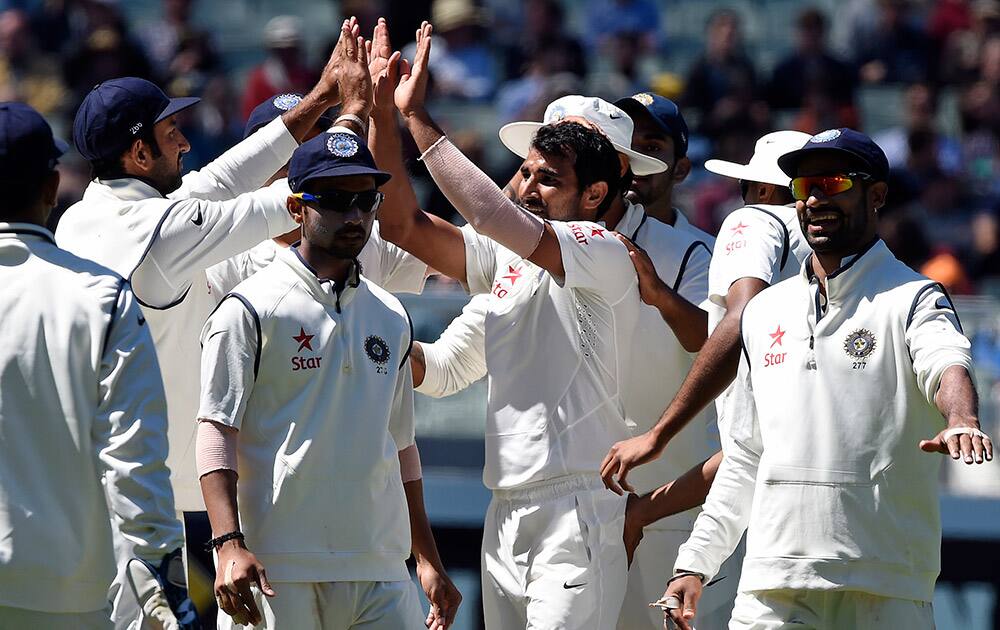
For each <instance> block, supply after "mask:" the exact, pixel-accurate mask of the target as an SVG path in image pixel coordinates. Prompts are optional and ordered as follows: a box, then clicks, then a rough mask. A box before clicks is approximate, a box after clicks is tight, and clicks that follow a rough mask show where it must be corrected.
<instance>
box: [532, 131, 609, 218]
mask: <svg viewBox="0 0 1000 630" xmlns="http://www.w3.org/2000/svg"><path fill="white" fill-rule="evenodd" d="M517 196H518V200H519V202H520V203H521V205H522V206H524V208H526V209H527V210H528V211H530V212H532V213H534V214H537V215H538V216H540V217H542V218H544V219H552V220H554V221H572V220H587V221H589V220H592V219H593V218H594V213H591V216H581V212H582V211H583V209H582V204H581V199H582V197H583V194H582V191H581V190H580V185H579V182H578V180H577V178H576V171H574V170H573V162H572V161H571V160H570V159H569V158H564V157H560V156H558V155H553V156H546V155H543V154H542V153H540V152H538V150H536V149H534V148H532V149H531V150H530V151H529V152H528V157H527V158H525V160H524V163H522V164H521V183H520V185H519V186H518V189H517Z"/></svg>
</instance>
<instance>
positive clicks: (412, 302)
mask: <svg viewBox="0 0 1000 630" xmlns="http://www.w3.org/2000/svg"><path fill="white" fill-rule="evenodd" d="M349 15H356V16H358V18H359V19H360V21H361V23H362V25H363V32H364V33H366V34H370V33H371V30H372V28H373V26H374V24H375V21H376V20H377V18H378V17H379V16H386V17H388V19H389V25H390V30H391V33H392V38H393V43H394V45H395V46H396V47H397V48H402V49H403V50H404V56H407V57H408V58H409V57H410V56H411V53H412V50H413V46H412V40H413V34H414V30H415V29H416V27H417V26H418V25H419V23H420V20H422V19H427V18H430V19H431V20H432V22H433V23H434V25H435V35H436V37H435V43H434V49H433V53H432V58H431V70H432V81H433V85H432V90H433V94H434V97H433V101H432V107H433V109H434V113H435V114H436V116H437V118H438V120H440V121H442V122H443V123H444V124H445V126H446V128H447V130H448V132H449V134H450V136H451V137H452V139H453V140H454V141H455V143H456V144H458V145H459V146H460V147H461V148H462V149H463V150H464V151H465V152H466V154H468V155H470V156H471V157H472V158H473V159H474V160H475V161H476V162H477V163H479V164H480V165H481V166H482V167H483V168H484V169H485V170H486V171H487V172H489V173H490V174H491V175H492V176H494V178H495V179H497V180H498V181H502V182H506V181H507V180H508V179H509V176H510V173H512V172H513V169H514V168H515V167H516V165H517V163H518V160H517V159H516V158H514V156H513V155H511V154H509V153H508V152H507V151H506V150H505V149H504V148H503V147H502V145H500V143H499V141H498V139H497V136H496V131H497V129H498V128H499V127H500V126H501V125H502V124H504V123H506V122H510V121H512V120H540V119H541V116H542V112H543V111H544V108H545V105H546V104H547V103H548V102H549V101H551V100H553V99H555V98H557V97H559V96H562V95H565V94H573V93H582V94H588V95H596V96H602V97H604V98H606V99H609V100H615V99H617V98H620V97H623V96H629V95H631V94H633V93H635V92H639V91H653V92H657V93H659V94H662V95H664V96H667V97H669V98H672V99H674V100H676V101H677V102H678V103H679V104H680V105H681V108H682V111H683V113H684V115H685V117H686V118H687V121H688V123H689V125H690V126H691V129H692V136H691V143H690V150H689V157H690V158H691V159H692V161H693V162H694V165H695V169H694V171H693V172H692V174H691V176H690V177H689V178H688V180H687V181H686V182H685V183H684V184H683V185H681V186H680V187H679V188H678V189H677V190H676V192H675V200H676V202H677V205H678V207H679V208H681V209H682V210H683V211H684V212H685V213H686V214H687V216H688V217H689V218H690V219H691V220H692V222H694V223H696V224H697V225H699V226H700V227H702V228H703V229H706V230H708V231H709V232H711V233H713V234H714V233H715V232H716V229H717V228H718V226H719V224H720V223H721V221H722V219H723V218H724V217H725V215H726V214H727V213H728V212H730V211H731V210H733V209H734V208H736V207H738V206H739V205H741V204H740V202H739V190H738V187H737V186H736V183H735V181H734V180H728V179H723V178H720V177H716V176H712V175H710V174H708V173H707V172H706V171H705V170H704V169H703V168H702V164H703V163H704V161H705V160H706V159H707V158H709V157H717V158H722V159H728V160H735V161H745V160H746V159H748V158H749V156H750V154H751V153H752V150H753V144H754V141H755V139H756V138H757V137H759V136H760V135H762V134H763V133H765V132H767V131H771V130H775V129H798V130H801V131H805V132H810V133H814V132H818V131H820V130H823V129H827V128H831V127H840V126H850V127H854V128H857V129H861V130H863V131H865V132H867V133H868V134H870V135H872V136H873V137H874V138H875V139H876V141H877V142H878V143H879V144H880V145H881V146H882V147H883V149H884V150H885V152H886V154H887V155H888V157H889V161H890V164H891V165H892V168H893V171H892V181H891V182H890V198H889V203H888V205H887V206H886V207H885V208H884V209H883V210H882V211H881V212H880V221H881V226H880V231H881V234H882V236H883V237H884V238H885V240H886V241H887V243H888V244H889V246H890V248H891V249H892V250H893V251H894V253H895V254H896V256H897V257H898V258H900V259H901V260H902V261H904V262H906V263H907V264H909V265H910V266H911V267H913V268H914V269H917V270H919V271H921V272H922V273H924V274H926V275H928V276H929V277H931V278H933V279H935V280H938V281H940V282H942V283H943V284H944V285H945V286H946V287H948V289H949V290H950V291H951V292H952V294H953V295H955V296H956V303H957V305H958V310H959V314H960V316H961V317H962V320H963V323H964V325H965V328H966V332H967V333H968V334H969V336H970V337H971V339H972V340H973V354H974V359H975V367H976V379H977V381H978V385H979V392H980V395H981V398H982V400H981V405H982V409H981V412H982V413H981V415H982V420H983V424H984V429H985V430H986V431H988V432H989V433H991V434H992V435H993V436H997V435H1000V414H998V407H1000V143H998V138H1000V1H998V0H922V1H917V0H913V1H905V0H816V1H808V0H729V1H721V0H478V1H477V0H341V1H339V2H338V1H335V0H298V1H297V2H295V3H290V2H287V1H283V0H215V1H210V0H200V1H199V0H0V100H21V101H25V102H27V103H29V104H31V105H32V106H33V107H35V108H36V109H38V110H39V111H40V112H42V114H43V115H45V116H46V117H47V118H48V120H49V121H50V122H51V123H52V125H53V128H54V129H55V130H56V133H57V134H59V135H61V136H62V137H63V138H69V137H70V136H71V134H70V129H71V126H72V119H73V115H74V113H75V110H76V107H77V106H78V104H79V103H80V101H81V100H82V98H83V96H84V95H85V94H86V93H87V92H88V91H89V90H90V89H91V88H92V87H93V86H94V85H95V84H96V83H98V82H100V81H102V80H105V79H110V78H113V77H117V76H124V75H132V76H140V77H146V78H149V79H151V80H153V81H156V82H157V83H159V84H160V85H161V86H163V88H164V89H165V90H166V91H167V92H168V93H169V94H170V95H171V96H184V95H197V96H201V97H202V99H203V101H202V104H201V105H200V106H199V107H197V108H193V109H191V110H188V111H187V112H185V115H184V119H183V121H182V123H183V130H184V133H185V134H186V135H187V137H188V138H189V139H190V141H191V145H192V151H191V153H190V154H189V155H188V156H187V157H186V161H185V166H186V167H187V168H192V169H194V168H199V167H201V166H203V165H204V164H206V163H207V162H208V161H210V160H211V159H212V158H214V157H215V156H217V155H219V154H220V153H221V152H222V151H224V150H225V149H227V148H229V147H230V146H232V145H233V144H235V143H236V142H237V141H238V140H239V139H240V138H241V137H242V130H243V124H244V121H245V117H246V115H247V114H248V113H249V111H250V110H251V109H252V108H253V107H254V106H255V105H256V104H258V103H259V102H261V101H263V100H264V99H265V98H268V97H270V96H272V95H274V94H276V93H281V92H289V91H306V90H307V89H308V88H309V87H310V86H311V85H312V83H313V81H314V80H315V78H316V77H317V76H318V72H319V69H320V68H321V67H322V64H323V63H324V62H325V60H326V58H327V56H328V55H329V51H330V50H331V49H332V47H333V43H334V38H335V37H336V35H337V32H338V27H339V25H340V21H341V19H342V18H343V17H344V16H349ZM409 151H410V158H411V159H410V165H411V168H412V174H413V177H414V181H415V185H416V187H417V189H418V194H419V195H420V197H421V200H422V203H423V204H424V207H425V208H427V209H428V210H430V211H432V212H434V213H436V214H439V215H441V216H444V217H447V218H449V219H452V220H455V221H458V220H459V219H458V217H457V215H456V214H455V212H454V210H453V209H452V208H450V207H449V206H448V204H447V202H446V201H445V200H444V198H443V197H442V196H441V195H440V193H438V192H437V191H436V189H435V188H434V187H433V185H432V184H431V183H430V181H429V178H428V177H427V175H426V173H425V172H422V170H421V167H420V165H419V164H418V163H417V162H416V161H415V160H413V159H412V157H413V155H412V153H413V149H412V146H411V147H410V149H409ZM63 161H64V164H63V165H62V166H61V167H60V168H61V170H62V188H61V190H60V198H61V202H62V203H61V205H62V207H66V206H68V205H69V204H71V203H72V202H75V201H76V200H78V199H79V198H80V196H81V195H82V191H83V188H84V187H85V185H86V182H87V180H88V179H89V170H88V168H87V165H86V164H85V163H84V162H83V161H82V159H81V158H80V157H79V156H76V155H73V154H71V155H69V156H67V158H66V159H64V160H63ZM58 216H59V212H56V213H54V214H53V222H55V221H57V220H58ZM466 299H467V298H466V296H465V295H464V293H462V292H461V290H460V289H458V288H457V287H456V286H455V285H451V284H448V283H446V282H437V283H433V284H432V285H431V286H430V288H429V290H428V292H427V293H426V294H425V295H424V296H419V297H410V296H407V297H406V299H405V302H406V304H407V307H408V308H409V309H410V312H411V313H412V315H413V318H414V320H415V323H416V327H417V338H418V339H423V340H433V339H435V338H436V337H437V335H438V333H439V332H440V331H441V330H442V329H443V328H444V326H445V325H446V324H447V322H448V321H450V319H451V318H452V317H453V316H454V315H456V314H457V313H458V312H459V310H460V309H461V307H462V305H463V304H464V302H465V300H466ZM485 395H486V386H485V383H483V382H480V383H477V384H476V385H475V386H473V387H472V388H470V389H469V390H467V391H466V392H464V393H462V394H460V395H458V396H455V397H453V398H450V399H445V400H440V401H436V400H430V399H427V398H423V397H418V401H417V405H418V412H419V422H418V442H419V443H420V449H421V452H422V455H423V459H424V468H425V484H426V494H427V502H428V508H429V511H430V515H431V519H432V521H433V522H434V523H435V525H436V531H437V537H438V543H439V545H440V546H441V547H442V552H443V555H444V557H445V561H446V564H447V565H448V566H449V568H450V569H451V570H452V572H453V576H454V577H455V578H456V582H457V583H458V584H459V587H460V588H461V589H462V591H463V593H464V594H465V604H464V605H463V607H462V608H463V609H462V612H461V613H460V617H459V620H458V623H457V625H456V627H457V628H459V629H465V628H470V629H474V628H478V627H479V623H480V621H479V613H478V609H479V596H478V592H479V568H478V567H479V536H480V532H481V529H480V528H481V523H482V517H483V513H484V511H485V508H486V504H487V502H488V500H489V495H488V492H487V491H486V490H485V488H484V487H483V486H482V483H481V481H480V472H481V467H482V462H483V446H482V438H481V436H482V430H483V427H484V423H485ZM845 395H850V393H849V392H845ZM666 456H667V457H669V449H668V451H667V454H666ZM944 468H945V472H944V478H943V489H944V492H943V495H942V508H943V509H942V518H943V521H944V531H945V540H944V541H943V570H942V575H941V579H940V581H939V586H938V592H937V596H936V599H935V602H934V603H935V613H936V616H937V620H938V627H939V628H942V629H952V628H954V629H962V630H985V629H989V628H997V629H1000V605H998V602H1000V468H998V467H997V463H994V464H993V465H992V466H989V467H982V468H965V467H960V466H954V465H948V466H945V467H944ZM640 552H641V547H640Z"/></svg>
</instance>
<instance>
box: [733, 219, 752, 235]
mask: <svg viewBox="0 0 1000 630" xmlns="http://www.w3.org/2000/svg"><path fill="white" fill-rule="evenodd" d="M748 227H750V226H749V225H743V221H740V222H739V224H737V225H734V226H733V227H731V228H729V231H730V232H732V233H733V234H739V235H740V236H743V230H745V229H747V228H748Z"/></svg>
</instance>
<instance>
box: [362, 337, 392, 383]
mask: <svg viewBox="0 0 1000 630" xmlns="http://www.w3.org/2000/svg"><path fill="white" fill-rule="evenodd" d="M365 354H367V355H368V358H369V359H371V361H372V363H374V364H375V371H376V372H378V373H379V374H388V373H389V371H388V370H386V367H385V364H386V363H388V362H389V357H390V356H392V353H391V352H390V351H389V344H387V343H386V342H385V339H382V338H381V337H379V336H378V335H368V337H366V338H365Z"/></svg>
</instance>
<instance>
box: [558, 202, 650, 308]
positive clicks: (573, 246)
mask: <svg viewBox="0 0 1000 630" xmlns="http://www.w3.org/2000/svg"><path fill="white" fill-rule="evenodd" d="M549 225H551V226H552V231H553V232H555V235H556V238H558V239H559V252H560V254H561V256H562V261H563V270H564V271H565V272H566V277H565V278H562V279H558V278H556V280H557V281H558V282H560V284H561V285H562V286H564V287H566V288H567V289H583V290H587V291H590V292H592V293H596V294H597V295H600V296H601V297H603V298H604V299H605V300H607V301H608V302H609V303H611V304H614V303H616V302H618V301H619V300H620V299H621V298H622V297H624V296H625V295H626V294H627V293H628V292H629V291H630V290H635V287H637V286H638V284H639V279H638V277H637V276H636V275H635V267H634V266H633V265H632V259H631V258H629V255H628V249H627V248H626V247H625V245H624V244H623V243H622V242H621V241H619V240H618V238H617V237H615V235H614V232H612V231H610V230H608V229H607V228H605V227H604V226H603V225H599V224H597V223H590V222H588V221H571V222H569V223H564V222H562V221H550V222H549ZM635 297H636V299H638V293H637V294H636V296H635Z"/></svg>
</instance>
